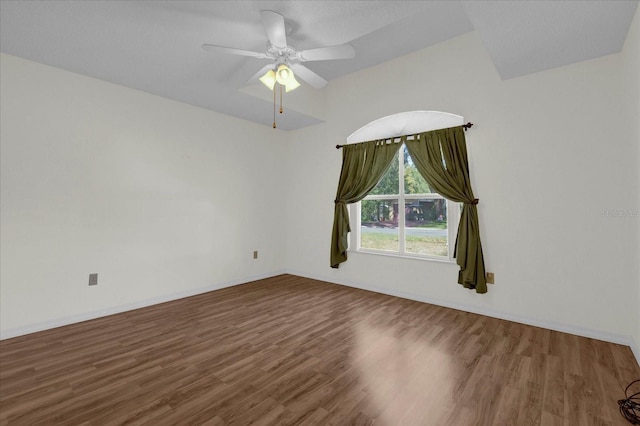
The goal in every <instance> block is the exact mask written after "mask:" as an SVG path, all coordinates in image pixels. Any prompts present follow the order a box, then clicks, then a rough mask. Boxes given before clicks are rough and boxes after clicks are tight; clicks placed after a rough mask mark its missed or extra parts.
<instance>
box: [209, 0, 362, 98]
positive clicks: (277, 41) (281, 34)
mask: <svg viewBox="0 0 640 426" xmlns="http://www.w3.org/2000/svg"><path fill="white" fill-rule="evenodd" d="M260 14H261V15H262V23H263V24H264V29H265V31H266V32H267V37H268V38H269V42H268V43H267V50H266V51H265V52H254V51H251V50H243V49H236V48H233V47H225V46H217V45H215V44H203V45H202V48H203V49H204V50H208V51H211V52H220V53H228V54H232V55H240V56H250V57H253V58H258V59H272V60H273V63H271V64H269V65H265V66H264V67H263V68H262V69H261V70H260V71H258V72H257V73H256V74H255V75H254V76H253V77H251V78H250V79H249V82H256V81H257V80H260V81H261V82H262V83H263V84H264V85H265V86H267V87H268V88H269V89H271V90H274V86H275V83H278V84H280V85H281V86H283V87H285V89H286V91H287V92H288V91H290V90H293V89H295V88H296V87H298V86H299V85H300V84H299V83H298V82H297V81H296V80H295V75H297V76H298V77H299V78H301V79H302V80H304V81H306V82H307V83H309V84H310V85H311V86H313V87H314V88H316V89H320V88H322V87H324V86H325V85H326V84H327V80H325V79H324V78H322V77H320V76H319V75H318V74H316V73H315V72H313V71H311V70H310V69H309V68H307V67H305V66H304V65H302V62H308V61H327V60H333V59H350V58H353V57H354V56H355V53H356V52H355V49H354V48H353V46H352V45H350V44H342V45H339V46H329V47H320V48H316V49H308V50H296V49H295V48H294V47H293V46H291V45H290V44H287V28H286V26H285V21H284V17H283V16H282V15H280V14H279V13H276V12H273V11H271V10H262V11H260Z"/></svg>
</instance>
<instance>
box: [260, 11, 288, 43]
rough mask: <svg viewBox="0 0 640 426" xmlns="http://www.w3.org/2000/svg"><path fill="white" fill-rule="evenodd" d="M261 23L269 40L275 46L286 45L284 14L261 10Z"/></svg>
mask: <svg viewBox="0 0 640 426" xmlns="http://www.w3.org/2000/svg"><path fill="white" fill-rule="evenodd" d="M260 14H261V15H262V23H263V24H264V29H265V31H266V32H267V36H268V37H269V41H270V42H271V44H272V45H274V46H275V47H279V48H281V49H284V48H285V47H287V31H286V29H285V26H284V16H282V15H280V14H279V13H276V12H274V11H271V10H261V11H260Z"/></svg>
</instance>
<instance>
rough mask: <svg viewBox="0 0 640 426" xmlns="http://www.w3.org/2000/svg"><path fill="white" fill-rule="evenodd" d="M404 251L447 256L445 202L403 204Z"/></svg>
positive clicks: (440, 199) (427, 200)
mask: <svg viewBox="0 0 640 426" xmlns="http://www.w3.org/2000/svg"><path fill="white" fill-rule="evenodd" d="M405 225H406V228H405V251H406V252H407V253H414V254H427V255H431V256H444V257H448V256H449V243H448V241H447V240H448V238H447V200H445V199H444V198H437V199H422V200H407V201H406V204H405Z"/></svg>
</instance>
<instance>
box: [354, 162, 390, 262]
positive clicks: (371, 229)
mask: <svg viewBox="0 0 640 426" xmlns="http://www.w3.org/2000/svg"><path fill="white" fill-rule="evenodd" d="M396 164H397V163H396ZM360 225H361V226H360V248H363V249H373V250H386V251H395V252H398V251H399V250H400V244H399V239H398V200H362V204H361V205H360Z"/></svg>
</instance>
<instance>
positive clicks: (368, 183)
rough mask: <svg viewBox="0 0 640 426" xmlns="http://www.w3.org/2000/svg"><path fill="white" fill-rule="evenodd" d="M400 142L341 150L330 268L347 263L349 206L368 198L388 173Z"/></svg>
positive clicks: (386, 141)
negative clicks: (340, 167) (340, 168)
mask: <svg viewBox="0 0 640 426" xmlns="http://www.w3.org/2000/svg"><path fill="white" fill-rule="evenodd" d="M400 145H402V144H401V143H394V142H393V141H389V140H378V141H370V142H362V143H357V144H352V145H345V146H344V147H343V148H342V170H341V171H340V181H339V183H338V192H337V194H336V199H335V208H334V216H333V233H332V235H331V267H332V268H337V267H338V266H339V265H340V263H342V262H344V261H346V260H347V247H348V240H347V238H348V237H347V234H348V233H349V232H350V231H351V228H350V226H349V212H348V210H347V204H350V203H356V202H358V201H360V200H362V199H363V198H364V197H366V196H367V194H368V193H369V192H371V190H372V189H373V188H375V186H376V185H377V184H378V181H379V180H380V179H381V178H382V176H383V175H384V174H385V172H386V171H387V169H388V168H389V166H390V165H391V160H393V157H394V156H395V155H396V152H398V149H400Z"/></svg>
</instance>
